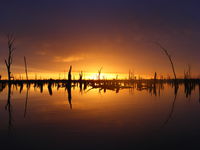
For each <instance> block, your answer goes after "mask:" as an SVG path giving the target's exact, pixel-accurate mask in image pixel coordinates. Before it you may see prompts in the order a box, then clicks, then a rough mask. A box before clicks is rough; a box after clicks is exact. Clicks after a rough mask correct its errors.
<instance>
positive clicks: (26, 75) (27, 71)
mask: <svg viewBox="0 0 200 150" xmlns="http://www.w3.org/2000/svg"><path fill="white" fill-rule="evenodd" d="M24 64H25V72H26V80H27V81H28V71H27V64H26V57H25V56H24Z"/></svg>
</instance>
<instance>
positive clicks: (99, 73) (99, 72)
mask: <svg viewBox="0 0 200 150" xmlns="http://www.w3.org/2000/svg"><path fill="white" fill-rule="evenodd" d="M102 69H103V67H101V68H100V69H99V70H98V80H100V79H101V71H102Z"/></svg>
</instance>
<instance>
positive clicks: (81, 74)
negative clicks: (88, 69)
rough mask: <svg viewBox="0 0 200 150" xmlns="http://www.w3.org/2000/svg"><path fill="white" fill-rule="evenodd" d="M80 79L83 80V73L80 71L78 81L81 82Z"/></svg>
mask: <svg viewBox="0 0 200 150" xmlns="http://www.w3.org/2000/svg"><path fill="white" fill-rule="evenodd" d="M82 79H83V71H81V72H80V73H79V80H80V81H82Z"/></svg>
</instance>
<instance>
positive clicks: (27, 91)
mask: <svg viewBox="0 0 200 150" xmlns="http://www.w3.org/2000/svg"><path fill="white" fill-rule="evenodd" d="M29 89H30V86H28V85H27V87H26V100H25V107H24V118H25V117H26V114H27V105H28V93H29Z"/></svg>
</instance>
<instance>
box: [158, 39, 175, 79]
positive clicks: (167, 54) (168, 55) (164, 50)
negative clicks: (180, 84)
mask: <svg viewBox="0 0 200 150" xmlns="http://www.w3.org/2000/svg"><path fill="white" fill-rule="evenodd" d="M155 44H156V45H158V46H159V47H160V48H161V50H162V51H163V52H164V53H165V55H166V56H167V57H168V59H169V61H170V63H171V66H172V71H173V74H174V79H175V80H176V72H175V68H174V63H173V61H172V58H171V55H170V54H169V53H168V51H167V50H166V49H165V48H164V47H163V46H162V45H161V44H160V43H158V42H155Z"/></svg>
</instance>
